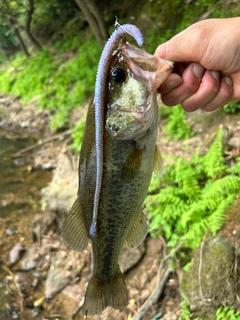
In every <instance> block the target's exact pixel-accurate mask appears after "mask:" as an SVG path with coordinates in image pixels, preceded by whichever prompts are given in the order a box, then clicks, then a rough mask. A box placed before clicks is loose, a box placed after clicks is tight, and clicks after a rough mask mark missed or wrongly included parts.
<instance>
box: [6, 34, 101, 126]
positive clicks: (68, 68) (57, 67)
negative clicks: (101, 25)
mask: <svg viewBox="0 0 240 320" xmlns="http://www.w3.org/2000/svg"><path fill="white" fill-rule="evenodd" d="M74 41H76V40H75V39H74ZM99 56H100V48H99V46H98V44H97V43H96V42H95V41H94V39H93V38H92V37H90V38H89V39H87V40H86V41H85V42H84V43H82V44H81V45H80V48H79V51H78V53H77V54H75V56H74V57H73V58H72V59H70V60H68V61H66V62H64V54H63V56H55V55H54V54H53V53H52V52H50V51H48V50H46V49H45V50H43V51H41V53H40V54H38V55H36V56H35V57H31V58H29V59H28V60H26V58H24V57H23V55H18V56H17V57H16V58H15V59H13V60H12V61H11V66H13V68H11V69H10V64H9V65H8V67H9V70H11V71H8V72H2V73H0V91H1V92H2V93H5V94H12V95H15V96H18V97H21V98H22V102H23V103H24V104H26V103H28V102H29V100H31V99H32V98H35V97H38V103H37V104H38V106H39V107H41V108H46V109H49V110H51V111H52V120H51V128H52V130H56V129H58V128H64V127H68V126H69V125H70V123H69V112H70V110H72V109H73V108H76V107H78V106H79V105H81V104H82V103H83V102H84V101H85V100H86V99H87V98H88V97H89V96H90V95H91V93H92V92H93V90H94V82H95V74H96V69H97V63H98V59H99Z"/></svg>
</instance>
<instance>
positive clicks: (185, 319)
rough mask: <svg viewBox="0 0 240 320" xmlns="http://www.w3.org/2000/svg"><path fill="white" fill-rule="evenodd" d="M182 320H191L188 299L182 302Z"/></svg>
mask: <svg viewBox="0 0 240 320" xmlns="http://www.w3.org/2000/svg"><path fill="white" fill-rule="evenodd" d="M180 320H191V311H190V310H189V307H188V304H187V301H186V299H183V301H182V303H181V316H180Z"/></svg>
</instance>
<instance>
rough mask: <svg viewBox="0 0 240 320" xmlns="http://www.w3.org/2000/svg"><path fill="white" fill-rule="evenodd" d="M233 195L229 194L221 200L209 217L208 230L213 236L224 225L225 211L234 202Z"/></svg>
mask: <svg viewBox="0 0 240 320" xmlns="http://www.w3.org/2000/svg"><path fill="white" fill-rule="evenodd" d="M235 198H236V197H235V195H234V194H230V195H229V196H228V197H227V199H223V200H222V201H221V202H220V204H219V205H218V207H217V209H216V210H215V211H214V212H213V213H212V214H211V215H210V216H209V218H208V220H209V225H208V227H209V229H210V230H211V231H212V233H213V234H214V235H215V234H216V232H217V231H218V230H220V229H221V227H222V226H223V224H224V221H225V218H226V215H225V212H226V209H227V208H228V207H229V206H230V205H231V204H232V203H233V201H234V200H235Z"/></svg>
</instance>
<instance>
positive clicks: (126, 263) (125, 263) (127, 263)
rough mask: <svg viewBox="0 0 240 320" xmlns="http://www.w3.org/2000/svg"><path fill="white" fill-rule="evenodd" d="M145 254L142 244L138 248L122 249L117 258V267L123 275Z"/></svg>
mask: <svg viewBox="0 0 240 320" xmlns="http://www.w3.org/2000/svg"><path fill="white" fill-rule="evenodd" d="M145 252H146V247H145V244H144V243H142V244H141V245H140V246H139V247H137V248H134V249H127V248H123V250H122V252H121V254H120V256H119V266H120V269H121V270H122V272H123V273H125V272H127V271H129V270H130V269H132V268H133V267H135V266H136V264H137V263H138V262H139V261H140V260H141V259H142V257H143V255H144V253H145Z"/></svg>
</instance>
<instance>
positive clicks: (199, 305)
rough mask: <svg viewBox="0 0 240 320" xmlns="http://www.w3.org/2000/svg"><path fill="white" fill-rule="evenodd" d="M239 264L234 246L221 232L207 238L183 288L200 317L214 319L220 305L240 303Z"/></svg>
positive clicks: (193, 309)
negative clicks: (239, 298) (236, 268)
mask: <svg viewBox="0 0 240 320" xmlns="http://www.w3.org/2000/svg"><path fill="white" fill-rule="evenodd" d="M236 263H237V262H236V254H235V249H234V245H233V244H232V243H231V242H230V241H227V239H224V238H223V237H221V236H220V235H218V236H215V237H208V238H206V239H204V240H203V242H202V243H201V245H200V246H199V247H198V248H197V249H196V250H195V251H194V252H193V257H192V261H191V265H190V267H189V269H188V271H187V272H184V274H183V276H182V279H181V284H180V289H181V294H182V295H183V296H184V297H186V299H187V301H188V303H189V305H190V309H191V310H192V311H195V312H197V316H198V317H201V316H206V315H207V316H208V317H209V316H210V318H212V317H213V316H214V315H215V312H216V310H217V309H218V307H219V306H220V305H223V306H233V307H234V306H236V304H237V300H236V299H237V297H238V296H239V294H240V290H239V286H237V285H236V283H237V278H238V277H239V274H237V273H239V271H236V272H233V270H234V265H235V264H236ZM194 315H195V314H194Z"/></svg>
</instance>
